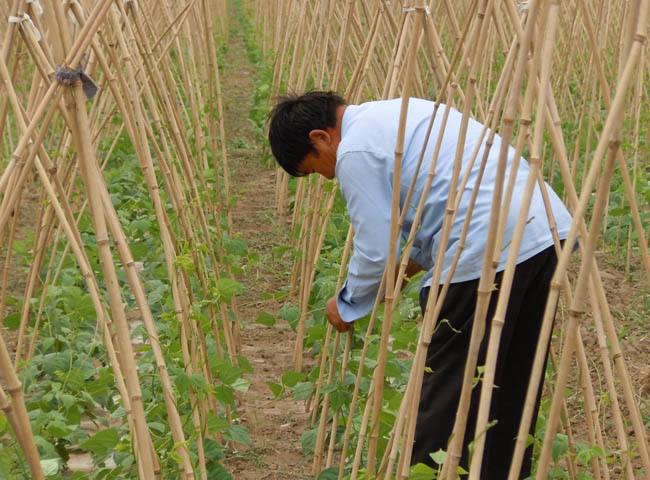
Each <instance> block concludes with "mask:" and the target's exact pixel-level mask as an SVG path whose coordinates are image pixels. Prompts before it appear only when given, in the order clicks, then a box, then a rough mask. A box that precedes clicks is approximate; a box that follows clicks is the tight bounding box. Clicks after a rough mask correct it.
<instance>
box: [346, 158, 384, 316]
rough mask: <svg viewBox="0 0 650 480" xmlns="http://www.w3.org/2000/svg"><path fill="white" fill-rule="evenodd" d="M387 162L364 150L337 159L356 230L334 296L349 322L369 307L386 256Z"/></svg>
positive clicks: (371, 305)
mask: <svg viewBox="0 0 650 480" xmlns="http://www.w3.org/2000/svg"><path fill="white" fill-rule="evenodd" d="M388 165H390V163H389V162H388V159H386V158H383V157H381V156H379V155H377V154H375V153H371V152H365V151H362V152H358V151H355V152H349V153H346V154H344V155H342V156H341V157H340V158H339V159H338V160H337V166H336V175H337V178H338V180H339V185H340V188H341V192H342V194H343V197H344V198H345V201H346V204H347V208H348V214H349V216H350V221H351V222H352V226H353V227H354V231H355V235H354V240H353V242H354V251H353V253H352V258H351V259H350V264H349V267H348V277H347V280H346V282H345V284H344V285H343V288H342V289H341V291H340V292H339V293H338V296H337V300H336V305H337V307H338V310H339V314H340V315H341V318H342V319H343V321H345V322H348V323H350V322H353V321H355V320H358V319H359V318H361V317H363V316H365V315H367V314H368V313H369V312H370V311H371V310H372V307H373V304H374V301H375V297H376V296H377V291H378V290H379V286H380V284H381V279H382V276H383V273H384V267H385V265H386V260H387V258H388V246H389V234H390V215H391V196H392V185H391V183H390V181H389V175H388V173H387V169H388Z"/></svg>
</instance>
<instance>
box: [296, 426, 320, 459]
mask: <svg viewBox="0 0 650 480" xmlns="http://www.w3.org/2000/svg"><path fill="white" fill-rule="evenodd" d="M317 436H318V429H317V428H314V429H312V430H307V431H306V432H303V434H302V435H301V436H300V445H301V446H302V452H303V453H304V454H305V455H309V454H311V453H313V451H314V448H316V437H317Z"/></svg>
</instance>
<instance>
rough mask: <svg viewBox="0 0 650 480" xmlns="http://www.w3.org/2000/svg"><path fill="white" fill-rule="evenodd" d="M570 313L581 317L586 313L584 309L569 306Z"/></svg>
mask: <svg viewBox="0 0 650 480" xmlns="http://www.w3.org/2000/svg"><path fill="white" fill-rule="evenodd" d="M568 311H569V315H571V316H573V317H576V318H580V317H582V316H583V315H584V314H585V311H584V310H578V309H577V308H569V310H568Z"/></svg>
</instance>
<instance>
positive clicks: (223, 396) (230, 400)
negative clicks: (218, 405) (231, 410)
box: [214, 385, 235, 407]
mask: <svg viewBox="0 0 650 480" xmlns="http://www.w3.org/2000/svg"><path fill="white" fill-rule="evenodd" d="M214 395H215V397H217V400H219V401H220V402H222V403H224V404H227V405H231V406H233V407H234V406H235V391H234V390H233V389H232V387H230V386H228V385H219V386H218V387H216V388H215V389H214Z"/></svg>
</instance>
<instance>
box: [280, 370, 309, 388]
mask: <svg viewBox="0 0 650 480" xmlns="http://www.w3.org/2000/svg"><path fill="white" fill-rule="evenodd" d="M304 379H305V375H304V374H302V373H300V372H292V371H291V370H289V371H288V372H284V373H283V374H282V383H283V384H284V385H286V386H287V387H289V388H293V387H295V386H296V384H297V383H298V382H300V381H301V380H304Z"/></svg>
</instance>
